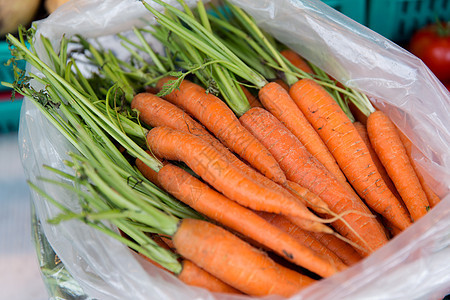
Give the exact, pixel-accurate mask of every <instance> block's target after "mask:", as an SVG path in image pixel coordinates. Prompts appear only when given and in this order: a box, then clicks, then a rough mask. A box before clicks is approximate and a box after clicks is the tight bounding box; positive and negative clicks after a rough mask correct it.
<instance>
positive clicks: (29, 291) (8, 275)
mask: <svg viewBox="0 0 450 300" xmlns="http://www.w3.org/2000/svg"><path fill="white" fill-rule="evenodd" d="M0 299H8V300H22V299H23V300H40V299H48V293H47V291H46V288H45V286H44V283H43V281H42V279H41V274H40V271H39V265H38V260H37V256H36V250H35V248H34V245H33V241H32V237H31V218H30V199H29V188H28V186H27V183H26V181H25V175H24V173H23V169H22V165H21V162H20V156H19V152H18V141H17V133H16V132H13V133H6V134H0Z"/></svg>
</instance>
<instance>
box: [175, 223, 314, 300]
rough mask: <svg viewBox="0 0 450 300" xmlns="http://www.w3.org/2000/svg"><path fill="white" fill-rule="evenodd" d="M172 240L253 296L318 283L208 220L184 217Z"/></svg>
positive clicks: (191, 257) (285, 293)
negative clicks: (280, 263) (284, 265)
mask: <svg viewBox="0 0 450 300" xmlns="http://www.w3.org/2000/svg"><path fill="white" fill-rule="evenodd" d="M173 243H174V245H175V247H176V249H177V251H178V253H180V255H182V256H183V257H186V258H187V259H189V260H191V261H192V262H194V263H195V264H196V265H198V266H199V267H200V268H202V269H204V270H205V271H207V272H208V273H210V274H212V275H214V276H215V277H217V278H219V279H220V280H222V281H224V282H225V283H227V284H229V285H231V286H233V287H234V288H236V289H238V290H240V291H243V292H244V293H246V294H249V295H252V296H266V295H273V294H275V295H280V296H284V297H290V296H292V295H294V294H295V293H297V292H299V291H300V290H301V289H303V288H304V287H306V286H308V285H310V284H312V283H314V282H315V280H313V279H311V278H309V277H307V276H305V275H302V274H300V273H297V272H295V271H292V270H290V269H287V268H285V267H282V266H281V265H278V264H276V263H275V262H274V261H273V260H272V259H270V258H269V257H268V256H267V255H266V254H265V253H263V252H261V251H259V250H257V249H255V248H253V247H251V246H250V245H249V244H247V243H245V242H244V241H242V240H240V239H239V238H237V237H236V236H235V235H233V234H231V233H230V232H228V231H226V230H225V229H223V228H220V227H218V226H215V225H213V224H211V223H208V222H205V221H201V220H194V219H183V220H182V221H181V223H180V225H179V227H178V230H177V232H176V233H175V234H174V236H173ZM194 245H195V246H194Z"/></svg>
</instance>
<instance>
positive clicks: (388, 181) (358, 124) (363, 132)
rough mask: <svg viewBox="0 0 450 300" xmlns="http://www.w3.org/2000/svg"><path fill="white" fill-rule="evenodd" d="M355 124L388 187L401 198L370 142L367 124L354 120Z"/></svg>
mask: <svg viewBox="0 0 450 300" xmlns="http://www.w3.org/2000/svg"><path fill="white" fill-rule="evenodd" d="M353 125H354V126H355V128H356V131H358V134H359V136H360V137H361V138H362V139H363V141H364V144H365V145H366V146H367V150H369V153H370V157H372V160H373V163H374V164H375V166H376V167H377V170H378V172H379V173H380V175H381V177H382V178H383V180H384V182H385V183H386V185H387V187H388V188H389V189H390V190H391V192H392V194H394V196H395V197H397V199H401V197H400V195H399V194H398V191H397V189H396V188H395V185H394V183H393V182H392V180H391V178H390V177H389V175H388V173H387V172H386V169H385V168H384V166H383V164H382V163H381V161H380V159H379V158H378V155H377V154H376V153H375V150H374V149H373V147H372V144H371V143H370V140H369V135H368V133H367V128H366V126H365V125H364V124H362V123H361V122H353Z"/></svg>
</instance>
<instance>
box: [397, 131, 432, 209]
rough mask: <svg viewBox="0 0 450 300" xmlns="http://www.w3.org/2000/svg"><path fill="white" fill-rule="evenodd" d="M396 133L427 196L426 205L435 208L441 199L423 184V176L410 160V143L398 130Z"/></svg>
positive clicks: (412, 160) (411, 159)
mask: <svg viewBox="0 0 450 300" xmlns="http://www.w3.org/2000/svg"><path fill="white" fill-rule="evenodd" d="M397 132H398V134H399V136H400V139H401V141H402V143H403V146H404V147H405V150H406V154H407V155H408V157H409V160H410V162H411V165H412V167H413V168H414V171H415V172H416V175H417V178H418V179H419V181H420V184H421V185H422V188H423V191H424V192H425V195H427V199H428V203H429V204H430V206H431V207H435V206H436V205H437V204H438V203H439V202H440V201H441V199H440V198H439V196H438V195H436V193H435V192H434V191H433V190H432V189H431V188H430V186H429V185H428V184H427V183H426V182H425V178H423V175H422V174H421V172H420V171H419V169H418V167H417V165H416V163H415V161H414V159H413V158H412V155H411V152H412V143H411V141H410V140H409V139H408V138H407V137H406V135H405V134H403V132H401V131H400V130H397Z"/></svg>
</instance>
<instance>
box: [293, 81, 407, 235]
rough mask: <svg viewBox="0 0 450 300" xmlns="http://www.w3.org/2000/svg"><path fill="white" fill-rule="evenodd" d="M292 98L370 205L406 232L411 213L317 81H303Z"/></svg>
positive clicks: (352, 183) (352, 127)
mask: <svg viewBox="0 0 450 300" xmlns="http://www.w3.org/2000/svg"><path fill="white" fill-rule="evenodd" d="M290 94H291V97H292V99H293V100H294V101H295V103H296V104H297V106H298V107H299V108H300V110H301V111H302V112H303V113H304V115H305V117H306V118H307V119H308V120H309V122H310V123H311V125H312V126H313V127H314V129H315V130H316V131H317V132H318V133H319V136H320V137H321V138H322V140H323V141H324V143H325V145H327V147H328V149H329V150H330V152H331V154H333V156H334V158H335V159H336V161H337V163H338V164H339V166H340V167H341V170H342V171H343V172H344V174H345V176H346V177H347V179H348V180H349V182H350V184H351V185H352V186H353V187H354V188H355V190H356V191H357V193H358V194H359V195H360V196H361V198H363V199H364V200H365V201H366V203H367V205H369V206H370V207H371V208H372V209H373V210H374V211H376V212H377V213H379V214H381V215H383V216H384V217H385V218H386V219H388V220H390V221H391V222H392V223H393V224H395V225H396V226H397V227H398V228H400V229H402V230H403V229H405V228H406V227H408V226H409V225H411V220H410V218H409V215H408V212H407V211H405V209H404V208H403V207H402V205H401V204H400V203H399V201H398V199H397V198H396V197H395V196H394V195H393V194H392V192H391V191H390V190H389V188H388V187H387V186H386V184H385V183H384V181H383V179H382V177H381V175H380V173H379V172H378V170H377V168H376V166H375V164H374V163H373V160H372V158H371V157H370V154H369V150H368V149H367V147H366V146H365V144H364V141H363V140H362V138H361V137H360V136H359V134H358V132H357V131H356V129H355V126H353V124H352V122H351V121H350V120H349V118H348V117H347V116H346V115H345V113H344V112H343V111H342V109H341V108H340V107H339V105H338V104H337V103H336V101H334V99H333V98H332V97H331V96H330V95H329V94H328V93H327V91H326V90H325V89H323V88H322V87H321V86H320V85H319V84H317V83H316V82H314V81H313V80H309V79H302V80H299V81H297V82H296V83H295V84H294V85H293V86H292V87H291V89H290Z"/></svg>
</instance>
